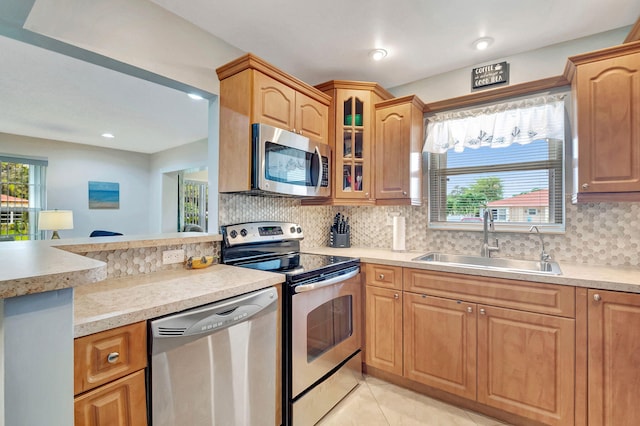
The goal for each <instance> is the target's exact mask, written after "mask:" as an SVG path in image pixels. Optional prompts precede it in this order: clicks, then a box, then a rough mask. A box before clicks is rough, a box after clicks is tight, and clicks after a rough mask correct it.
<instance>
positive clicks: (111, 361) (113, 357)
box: [107, 352, 120, 364]
mask: <svg viewBox="0 0 640 426" xmlns="http://www.w3.org/2000/svg"><path fill="white" fill-rule="evenodd" d="M118 358H120V354H119V353H118V352H111V353H110V354H109V355H107V362H108V363H109V364H115V363H116V362H117V361H118Z"/></svg>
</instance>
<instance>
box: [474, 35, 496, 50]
mask: <svg viewBox="0 0 640 426" xmlns="http://www.w3.org/2000/svg"><path fill="white" fill-rule="evenodd" d="M491 43H493V39H492V38H491V37H482V38H479V39H477V40H476V41H474V42H473V47H474V48H475V49H476V50H485V49H486V48H487V47H489V46H491Z"/></svg>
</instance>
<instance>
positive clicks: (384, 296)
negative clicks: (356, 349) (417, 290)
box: [365, 264, 403, 375]
mask: <svg viewBox="0 0 640 426" xmlns="http://www.w3.org/2000/svg"><path fill="white" fill-rule="evenodd" d="M365 280H366V286H365V299H366V306H365V312H366V320H365V364H366V365H369V366H371V367H375V368H378V369H380V370H384V371H388V372H390V373H393V374H397V375H402V365H403V363H402V268H400V267H396V266H385V265H372V264H367V265H366V266H365Z"/></svg>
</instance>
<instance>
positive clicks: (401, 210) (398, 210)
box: [220, 194, 640, 267]
mask: <svg viewBox="0 0 640 426" xmlns="http://www.w3.org/2000/svg"><path fill="white" fill-rule="evenodd" d="M337 212H340V213H342V214H344V215H345V216H347V217H349V223H350V224H351V246H352V247H371V248H388V249H391V242H392V217H393V215H394V214H400V215H402V216H404V217H405V218H406V248H407V250H417V251H424V252H426V251H442V252H448V253H458V254H479V252H480V246H481V243H482V232H468V231H443V230H431V229H428V228H427V225H428V208H427V207H426V205H425V206H422V207H412V206H402V207H398V206H389V207H386V206H385V207H337V206H301V205H300V200H297V199H290V198H276V197H273V198H272V197H255V196H247V195H241V194H220V224H223V225H225V224H230V223H237V222H244V221H254V220H282V221H290V222H296V223H300V224H301V226H302V227H303V229H304V231H305V239H304V241H303V242H302V248H303V249H304V248H305V247H317V246H326V245H328V242H329V228H330V226H331V223H332V220H333V217H334V216H335V214H336V213H337ZM496 236H497V238H498V239H499V246H500V251H499V252H498V253H497V255H496V257H515V258H523V259H537V258H538V256H539V254H540V239H539V238H538V237H536V236H534V235H531V234H529V233H501V232H498V233H497V235H496ZM544 241H545V246H546V250H547V252H548V253H550V254H551V256H552V259H554V260H557V261H559V262H563V261H565V262H571V263H584V264H592V265H608V266H633V267H640V250H639V248H640V203H589V204H578V205H574V204H571V203H570V202H569V201H567V205H566V232H565V233H564V234H544Z"/></svg>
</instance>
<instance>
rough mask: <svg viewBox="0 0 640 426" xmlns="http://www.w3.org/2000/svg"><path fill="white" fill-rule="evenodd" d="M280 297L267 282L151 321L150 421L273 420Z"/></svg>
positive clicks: (167, 424)
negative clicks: (251, 291) (248, 291)
mask: <svg viewBox="0 0 640 426" xmlns="http://www.w3.org/2000/svg"><path fill="white" fill-rule="evenodd" d="M277 300H278V294H277V292H276V289H275V288H268V289H265V290H260V291H256V292H253V293H249V294H245V295H242V296H238V297H234V298H231V299H226V300H223V301H220V302H216V303H213V304H210V305H206V306H202V307H199V308H194V309H191V310H188V311H185V312H181V313H178V314H174V315H170V316H167V317H164V318H159V319H156V320H153V321H151V328H150V333H151V348H150V351H151V367H150V380H151V383H150V389H151V395H150V398H151V422H152V425H153V426H178V425H180V426H182V425H191V426H209V425H219V426H227V425H235V426H242V425H246V426H255V425H269V426H273V424H274V421H275V410H276V388H275V383H276V344H277V342H276V327H277V303H276V302H277ZM278 400H279V399H278Z"/></svg>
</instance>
